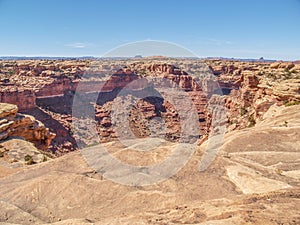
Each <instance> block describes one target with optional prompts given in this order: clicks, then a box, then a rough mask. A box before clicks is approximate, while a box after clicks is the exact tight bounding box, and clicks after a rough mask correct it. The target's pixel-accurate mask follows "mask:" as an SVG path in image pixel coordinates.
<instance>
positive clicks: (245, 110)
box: [240, 107, 248, 116]
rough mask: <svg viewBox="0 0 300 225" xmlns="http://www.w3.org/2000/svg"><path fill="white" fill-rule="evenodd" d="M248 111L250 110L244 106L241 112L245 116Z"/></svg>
mask: <svg viewBox="0 0 300 225" xmlns="http://www.w3.org/2000/svg"><path fill="white" fill-rule="evenodd" d="M247 112H248V111H247V109H246V108H245V107H242V108H241V111H240V114H241V116H244V115H246V113H247Z"/></svg>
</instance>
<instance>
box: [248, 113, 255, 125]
mask: <svg viewBox="0 0 300 225" xmlns="http://www.w3.org/2000/svg"><path fill="white" fill-rule="evenodd" d="M248 121H249V127H253V126H254V125H255V124H256V121H255V119H254V115H253V114H252V115H250V116H249V117H248Z"/></svg>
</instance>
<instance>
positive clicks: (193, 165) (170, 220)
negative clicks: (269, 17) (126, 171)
mask: <svg viewBox="0 0 300 225" xmlns="http://www.w3.org/2000/svg"><path fill="white" fill-rule="evenodd" d="M18 63H19V64H18ZM18 63H17V64H18V65H15V64H14V63H11V62H9V63H6V64H5V65H3V67H2V74H0V75H1V76H0V77H2V81H1V82H2V83H1V85H2V86H3V89H2V91H1V96H0V97H1V102H6V103H0V154H1V155H0V224H3V225H4V224H6V225H13V224H15V225H16V224H25V225H26V224H57V225H67V224H83V225H84V224H161V225H163V224H203V225H204V224H205V225H208V224H216V225H219V224H226V225H227V224H229V225H230V224H294V225H296V224H300V213H299V212H300V119H299V118H300V105H299V100H300V97H299V94H300V85H299V84H300V82H299V77H298V76H299V71H300V69H299V68H300V67H299V64H296V65H294V64H292V63H273V64H271V63H240V62H226V61H213V62H210V63H208V65H209V70H211V71H212V73H213V74H214V75H215V76H217V79H218V82H219V84H220V87H221V89H222V90H223V91H224V92H226V91H227V92H228V93H227V94H226V95H224V96H222V98H221V97H220V98H215V99H214V98H212V101H213V103H218V102H223V100H224V102H225V103H224V105H225V107H226V108H227V111H226V112H227V113H226V116H225V117H226V124H227V132H226V133H225V134H224V137H223V139H222V141H221V145H220V146H218V145H217V144H216V146H214V139H213V138H211V139H208V140H207V135H208V134H209V133H210V132H218V127H219V126H220V124H217V125H216V124H214V118H215V117H217V118H220V117H222V116H220V115H218V114H217V115H215V114H214V113H213V112H209V110H208V108H207V105H208V104H209V102H208V101H204V100H203V99H204V98H197V96H202V95H203V90H202V89H200V88H199V87H198V86H197V85H195V82H193V78H191V77H189V76H188V75H187V74H185V73H184V72H182V71H181V70H178V69H176V68H175V67H173V66H169V65H166V64H159V63H157V62H156V65H154V66H152V65H151V66H148V65H146V66H144V64H133V65H132V64H130V65H129V66H128V67H129V69H130V71H129V69H128V68H127V69H128V70H127V69H126V70H123V71H121V72H118V76H115V77H114V79H119V78H120V77H121V78H122V79H121V80H124V79H125V78H126V77H127V78H128V79H131V78H132V77H135V73H141V71H142V73H146V74H147V73H149V74H153V73H155V76H164V77H166V78H168V79H171V80H175V81H176V82H177V81H178V84H180V85H182V87H183V88H184V90H185V91H186V92H187V93H189V94H190V96H192V98H193V101H194V103H195V105H196V106H197V107H198V108H197V107H196V108H197V113H198V114H199V117H200V116H201V118H199V121H202V127H204V128H203V130H201V133H200V134H201V138H202V139H201V142H199V144H198V145H197V146H196V150H195V152H194V153H193V154H192V156H191V157H190V159H189V160H188V162H187V163H186V164H185V165H184V167H183V168H182V169H180V170H179V171H178V172H177V173H176V174H174V175H172V176H171V177H169V178H168V179H165V180H163V181H161V182H156V183H154V184H151V185H146V186H139V185H134V184H133V185H123V184H120V183H116V182H113V181H111V180H110V179H107V174H106V172H105V171H104V172H103V173H97V171H95V168H93V167H91V166H90V163H87V162H88V160H87V158H86V157H87V155H89V154H93V151H95V149H96V146H94V145H93V144H89V143H88V142H87V143H84V144H85V145H84V146H85V147H84V148H83V149H81V150H80V151H79V150H78V146H75V145H74V143H75V138H76V137H75V134H74V133H72V130H71V129H70V127H71V122H72V119H74V118H72V116H71V115H70V110H71V109H70V107H71V106H70V103H69V102H68V101H69V100H68V99H69V98H68V96H69V95H70V91H72V90H73V88H74V85H75V83H76V80H77V79H78V77H77V76H79V75H80V74H81V75H82V73H83V72H81V69H79V68H82V67H83V66H82V65H83V64H84V63H83V62H68V63H70V64H72V65H69V64H68V63H65V64H63V63H61V64H62V65H54V66H52V64H51V63H50V64H51V65H49V62H47V63H45V62H44V64H46V66H45V65H44V66H43V65H40V64H38V63H36V62H34V64H33V63H32V62H18ZM189 63H190V62H186V65H188V64H189ZM24 64H25V65H24ZM27 64H28V65H27ZM57 64H59V62H58V63H57ZM74 64H75V66H74ZM3 68H4V69H3ZM10 68H13V70H14V72H15V73H16V74H15V75H11V76H10V77H9V80H5V79H8V78H7V76H8V75H9V74H8V72H7V71H11V69H10ZM57 68H59V69H57ZM189 68H190V67H189ZM192 68H194V67H192ZM201 68H202V67H201ZM292 68H293V69H292ZM202 69H203V68H202ZM26 71H28V72H26ZM42 71H44V72H42ZM62 71H66V72H65V73H68V74H69V76H71V78H68V77H66V76H65V75H62ZM78 71H79V72H78ZM186 71H187V69H186ZM133 72H134V73H133ZM70 74H71V75H70ZM132 74H133V75H132ZM119 75H121V76H119ZM17 77H19V79H17ZM75 77H76V78H75ZM276 77H277V78H276ZM21 78H22V79H21ZM127 78H126V79H127ZM126 79H125V80H126ZM37 80H40V81H39V82H38V81H37ZM30 81H32V82H33V81H34V82H36V85H35V88H32V87H33V84H32V83H30ZM88 81H90V80H88ZM113 81H114V80H113ZM118 81H119V83H118V84H120V85H121V84H122V82H120V80H118ZM99 82H100V81H99ZM101 82H102V81H101ZM206 84H208V82H207V83H206ZM26 85H27V86H26ZM113 85H114V83H113V82H112V83H109V85H107V86H106V88H107V89H106V91H112V90H114V88H116V87H115V86H113ZM122 85H123V84H122ZM16 87H19V88H20V89H17V90H16ZM21 87H22V88H23V89H21ZM54 87H56V88H57V89H55V91H53V92H51V90H53V88H54ZM24 88H25V90H24ZM83 88H85V87H83ZM85 91H86V90H85ZM55 93H59V94H60V95H59V96H55ZM18 94H19V95H18ZM61 95H62V96H61ZM18 96H19V97H18ZM24 96H25V97H26V96H27V97H28V98H26V99H27V100H26V101H22V97H24ZM49 96H50V97H51V98H48V97H49ZM53 96H54V97H55V98H53ZM195 96H196V97H195ZM220 99H221V100H222V101H221V100H220ZM59 101H60V102H62V103H63V104H60V105H58V104H57V102H59ZM113 101H115V104H117V105H119V104H120V102H121V100H120V99H119V98H116V99H115V100H113ZM113 101H111V99H109V100H108V101H105V102H103V103H101V104H100V103H98V106H97V107H98V108H96V114H95V115H96V117H95V118H96V119H98V121H97V122H98V124H97V129H98V130H97V131H99V135H100V136H101V135H102V136H103V137H105V138H107V139H105V142H104V143H102V146H103V147H105V148H106V149H108V151H109V153H110V154H111V155H112V156H113V157H114V158H116V159H119V160H120V161H123V162H126V163H128V164H133V165H138V166H148V165H152V164H153V165H154V164H157V163H160V162H162V161H163V160H164V159H166V158H167V157H168V156H169V155H170V153H171V152H172V151H174V150H175V149H176V147H177V146H178V144H179V143H178V140H177V139H176V137H177V136H176V135H177V133H178V130H177V123H176V121H177V116H176V113H174V109H173V108H172V107H171V106H169V105H168V102H162V101H153V99H151V101H150V100H149V99H148V101H144V102H141V103H139V105H138V106H140V108H138V107H137V108H136V110H135V113H132V117H131V120H132V121H133V122H134V123H133V125H132V126H131V127H132V129H133V130H134V132H136V133H135V134H138V137H139V139H138V142H130V141H129V142H126V143H127V145H126V146H125V145H124V143H122V142H120V141H119V140H118V139H116V138H113V137H114V135H115V134H114V133H113V132H112V129H111V124H112V121H110V120H109V114H110V112H111V111H112V110H111V104H113ZM8 103H12V104H8ZM47 104H48V105H47ZM16 105H17V106H18V107H19V112H18V107H17V106H16ZM55 106H56V107H55ZM27 114H30V115H27ZM140 114H146V116H144V117H143V118H142V117H140ZM158 114H160V115H161V117H162V118H163V119H164V120H166V121H167V124H168V125H169V126H168V128H170V129H169V130H168V134H169V133H170V134H171V136H170V137H171V138H166V139H162V138H161V137H156V136H155V137H154V136H151V135H148V133H149V131H148V130H147V129H145V126H144V125H143V124H147V122H148V121H149V120H150V119H151V118H153V117H156V116H157V115H158ZM141 118H142V119H141ZM39 120H40V121H42V122H40V121H39ZM141 121H142V122H141ZM174 121H175V122H174ZM217 122H218V120H217ZM172 129H173V130H172ZM85 132H87V133H89V130H88V129H87V130H85ZM172 135H173V136H172ZM157 143H158V145H156V144H157ZM185 144H186V145H185V146H186V148H189V146H192V144H191V143H185ZM211 144H212V145H211ZM57 146H59V147H57ZM156 146H158V147H156ZM208 146H212V147H210V148H208ZM144 149H154V151H144ZM208 149H210V150H208ZM136 150H137V151H136ZM55 151H56V152H55ZM205 159H208V160H210V159H212V161H211V164H208V167H207V168H205V169H201V165H202V164H201V163H202V162H203V160H205ZM108 172H110V171H108ZM115 173H117V175H119V176H122V173H118V171H115ZM120 174H121V175H120Z"/></svg>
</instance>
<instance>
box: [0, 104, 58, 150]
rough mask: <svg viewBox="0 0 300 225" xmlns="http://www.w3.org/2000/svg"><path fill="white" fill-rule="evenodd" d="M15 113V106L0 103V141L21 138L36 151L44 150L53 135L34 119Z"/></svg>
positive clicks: (16, 109)
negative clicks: (32, 145)
mask: <svg viewBox="0 0 300 225" xmlns="http://www.w3.org/2000/svg"><path fill="white" fill-rule="evenodd" d="M17 111H18V108H17V106H16V105H12V104H6V103H0V141H5V140H6V139H8V138H15V137H21V138H23V139H24V140H26V141H29V142H32V143H34V145H35V146H36V147H37V148H38V149H42V150H46V149H47V148H48V147H49V146H50V144H51V140H52V139H53V138H54V137H55V134H53V133H51V132H49V129H48V128H46V127H45V126H44V124H42V123H41V122H40V121H38V120H36V119H35V118H34V117H32V116H29V115H25V114H21V113H17Z"/></svg>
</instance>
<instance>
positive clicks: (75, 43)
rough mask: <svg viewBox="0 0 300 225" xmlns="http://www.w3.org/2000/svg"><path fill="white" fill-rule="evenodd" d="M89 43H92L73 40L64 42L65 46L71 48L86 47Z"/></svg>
mask: <svg viewBox="0 0 300 225" xmlns="http://www.w3.org/2000/svg"><path fill="white" fill-rule="evenodd" d="M91 45H92V44H90V43H85V42H73V43H69V44H66V46H68V47H71V48H86V47H89V46H91Z"/></svg>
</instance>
